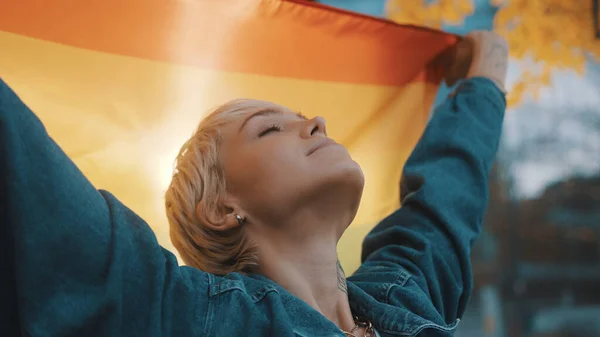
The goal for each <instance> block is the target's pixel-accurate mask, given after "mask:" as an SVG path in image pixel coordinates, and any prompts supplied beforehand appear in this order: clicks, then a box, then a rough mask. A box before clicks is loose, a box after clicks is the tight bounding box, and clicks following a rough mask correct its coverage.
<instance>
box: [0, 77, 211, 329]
mask: <svg viewBox="0 0 600 337" xmlns="http://www.w3.org/2000/svg"><path fill="white" fill-rule="evenodd" d="M0 167H1V172H2V175H1V176H0V195H1V199H0V200H1V204H0V253H1V255H0V287H1V289H0V316H2V318H0V330H1V331H0V335H3V336H19V335H24V336H193V335H195V336H198V335H201V328H202V325H203V317H205V316H206V303H207V293H208V292H207V286H208V275H207V274H206V273H203V272H201V271H199V270H196V269H192V268H187V267H179V266H178V263H177V261H176V259H175V257H174V256H173V255H172V254H171V253H169V252H168V251H166V250H164V249H162V248H161V247H160V246H159V244H158V242H157V241H156V238H155V236H154V234H153V232H152V230H151V229H150V228H149V226H148V225H147V224H146V223H145V222H144V221H143V220H142V219H140V218H139V217H137V216H136V215H135V214H134V213H133V212H132V211H130V210H129V209H127V208H126V207H125V206H124V205H122V204H121V203H120V202H119V201H117V200H116V199H115V198H114V197H113V196H112V195H110V194H109V193H107V192H102V191H97V190H96V189H95V188H94V187H93V186H92V184H91V183H90V182H89V181H88V180H87V179H86V178H85V177H84V175H83V174H82V173H81V172H80V171H79V170H78V169H77V168H76V166H75V165H74V164H73V163H72V162H71V160H70V159H69V158H68V157H67V156H66V155H65V154H64V153H63V152H62V151H61V149H60V148H59V147H58V146H57V144H56V143H55V142H54V141H53V140H52V139H51V138H50V137H49V136H48V135H47V133H46V131H45V129H44V127H43V125H42V123H41V122H40V121H39V120H38V119H37V117H36V116H35V115H34V114H33V113H32V112H31V111H30V110H29V109H28V108H27V107H26V106H25V105H24V104H23V103H22V102H21V101H20V100H19V98H18V97H17V96H16V95H15V94H14V93H13V92H12V91H11V90H10V89H9V88H8V86H6V84H4V82H2V81H1V80H0ZM175 305H176V306H177V308H174V307H175ZM175 309H176V310H175Z"/></svg>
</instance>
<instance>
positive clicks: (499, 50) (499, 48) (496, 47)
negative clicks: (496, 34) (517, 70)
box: [486, 43, 508, 70]
mask: <svg viewBox="0 0 600 337" xmlns="http://www.w3.org/2000/svg"><path fill="white" fill-rule="evenodd" d="M507 53H508V48H507V47H506V46H505V45H503V44H501V43H494V44H492V46H491V47H490V49H489V51H488V53H487V55H486V57H487V58H492V59H493V58H494V57H498V56H500V57H501V58H500V60H499V61H497V62H496V64H494V67H495V68H496V69H501V70H504V69H505V68H506V67H507V66H508V64H507V60H506V58H504V57H502V56H503V55H505V54H507Z"/></svg>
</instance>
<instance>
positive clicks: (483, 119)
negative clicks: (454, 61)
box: [357, 78, 505, 323]
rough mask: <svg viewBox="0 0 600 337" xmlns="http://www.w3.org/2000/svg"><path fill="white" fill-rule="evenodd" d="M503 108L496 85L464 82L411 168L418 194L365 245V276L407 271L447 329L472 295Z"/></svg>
mask: <svg viewBox="0 0 600 337" xmlns="http://www.w3.org/2000/svg"><path fill="white" fill-rule="evenodd" d="M504 109H505V100H504V95H503V93H502V92H501V91H500V90H498V89H497V88H496V86H495V85H494V84H493V83H492V82H491V81H490V80H488V79H484V78H473V79H470V80H467V81H465V82H464V83H463V84H462V85H461V87H460V88H459V90H458V91H457V92H456V94H455V95H453V97H450V98H449V99H447V100H446V102H445V103H444V104H442V105H441V106H440V107H439V108H438V109H437V111H436V112H435V115H434V117H433V118H432V120H431V122H430V123H429V125H428V127H427V129H426V131H425V133H424V135H423V137H422V139H421V141H420V142H419V143H418V145H417V146H416V148H415V149H414V151H413V153H412V155H411V156H410V158H409V159H408V161H407V162H406V165H405V168H404V175H403V180H405V181H406V180H408V182H409V183H408V184H407V185H406V186H408V187H409V188H411V189H410V190H409V191H408V192H407V193H406V195H405V197H404V199H403V200H402V207H401V208H400V209H399V210H397V211H396V212H394V213H393V214H392V215H390V216H389V217H387V218H386V219H384V220H383V221H382V222H381V223H380V224H378V225H377V226H376V227H375V228H374V229H373V230H372V231H371V232H370V233H369V234H368V235H367V237H366V238H365V241H364V243H363V252H362V260H363V264H362V266H361V269H363V270H364V271H367V270H369V269H371V268H370V267H373V266H375V265H377V266H378V267H380V266H381V265H389V264H390V263H391V264H397V265H400V266H401V268H402V271H403V272H406V273H407V275H409V276H410V282H414V283H415V285H416V286H418V289H420V291H422V292H423V293H425V295H427V297H428V298H429V300H430V301H431V302H432V303H433V305H434V306H435V308H436V309H437V311H438V312H439V313H440V314H441V315H442V316H443V317H444V320H445V321H446V323H450V322H451V321H454V320H455V319H456V318H460V316H461V315H462V312H463V311H464V308H465V305H466V304H467V300H468V297H469V295H470V293H471V288H472V272H471V262H470V252H471V247H472V244H473V242H474V241H475V239H476V238H477V236H478V235H479V232H480V230H481V225H482V219H483V215H484V213H485V210H486V206H487V200H488V177H489V172H490V169H491V167H492V164H493V161H494V157H495V154H496V150H497V148H498V142H499V138H500V133H501V128H502V120H503V116H504ZM414 182H416V184H415V183H414ZM361 269H359V271H358V273H360V272H361ZM357 276H358V275H357ZM405 282H406V281H405ZM391 300H393V299H391Z"/></svg>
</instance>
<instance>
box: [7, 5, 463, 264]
mask: <svg viewBox="0 0 600 337" xmlns="http://www.w3.org/2000/svg"><path fill="white" fill-rule="evenodd" d="M456 39H457V38H456V37H455V36H453V35H449V34H445V33H442V32H439V31H435V30H430V29H425V28H421V27H414V26H402V25H398V24H395V23H392V22H389V21H385V20H381V19H376V18H373V17H368V16H363V15H359V14H356V13H350V12H346V11H342V10H338V9H334V8H331V7H327V6H324V5H320V4H317V3H314V2H307V1H300V0H102V1H99V0H89V1H81V0H53V1H44V0H7V1H0V76H1V77H2V78H3V79H4V81H5V82H6V83H7V84H8V85H10V86H11V87H12V88H13V89H14V90H15V91H16V92H17V93H18V94H19V95H20V96H21V98H22V99H23V100H24V101H25V102H26V103H27V104H28V105H29V106H30V107H31V108H32V110H34V111H35V112H36V113H37V114H38V116H39V117H40V118H41V120H42V121H43V122H44V124H45V125H46V127H47V129H48V132H49V134H50V135H51V136H52V137H53V138H54V139H55V140H56V142H57V143H58V144H59V145H60V146H61V147H62V148H63V149H64V150H65V152H66V153H67V154H68V155H69V156H70V157H71V158H72V159H73V161H74V162H75V163H76V164H77V165H78V166H79V168H80V169H81V170H82V171H83V172H84V173H85V174H86V176H87V177H88V178H89V179H90V180H91V181H92V183H94V184H95V185H96V187H97V188H102V189H107V190H109V191H111V192H112V193H113V194H115V195H116V196H117V197H119V198H120V199H121V200H122V201H123V202H124V203H125V204H126V205H128V206H129V207H130V208H132V209H133V210H134V211H135V212H137V213H138V214H139V215H141V216H142V217H143V218H144V219H145V220H146V221H148V223H149V224H150V225H151V226H152V227H153V229H154V231H155V232H156V234H157V236H158V238H159V241H160V242H161V244H162V245H164V246H165V247H167V248H169V249H172V246H171V244H170V240H169V238H168V228H167V227H168V226H167V221H166V217H165V215H164V205H163V193H164V190H165V189H166V186H167V184H168V182H169V180H170V175H171V172H172V167H173V160H174V158H175V155H176V153H177V151H178V150H179V147H180V146H181V145H182V144H183V142H184V141H185V140H186V139H187V138H188V137H189V136H190V135H191V133H192V131H193V130H194V128H195V127H196V125H197V124H198V122H199V121H200V119H201V118H202V117H203V115H204V114H205V113H206V112H207V111H208V110H209V109H210V108H212V107H215V106H217V105H219V104H221V103H223V102H225V101H227V100H229V99H233V98H238V97H251V98H257V99H266V100H270V101H274V102H277V103H280V104H283V105H286V106H289V107H291V108H293V109H296V110H299V111H301V112H302V113H303V114H305V115H308V116H312V115H321V116H324V117H325V118H326V119H327V121H328V131H329V134H330V136H332V137H333V138H334V139H336V140H337V141H339V142H341V143H343V144H344V145H346V146H347V147H348V149H349V150H350V152H351V154H352V155H353V157H354V158H355V159H356V160H357V161H358V162H359V163H360V164H361V166H362V168H363V169H364V172H365V176H366V186H365V193H364V198H363V203H362V205H361V208H360V210H359V213H358V216H357V217H356V219H355V222H354V224H353V225H352V226H351V227H350V229H349V230H348V231H347V234H346V235H345V236H344V238H343V240H342V242H341V244H340V248H339V251H340V255H341V258H342V261H343V263H344V265H345V267H347V269H349V270H353V269H354V268H355V267H356V266H357V265H358V263H359V252H360V249H359V247H360V242H361V240H362V238H363V236H364V235H365V234H366V232H367V231H368V230H369V229H370V228H371V227H372V226H373V225H374V224H375V223H376V222H377V220H379V219H381V218H382V217H383V216H385V215H387V214H388V213H390V212H392V211H393V210H394V209H395V208H397V207H398V206H399V200H398V199H399V192H398V180H399V177H400V173H401V170H402V165H403V163H404V161H405V159H406V158H407V157H408V155H409V153H410V151H411V150H412V148H413V146H414V145H415V143H416V142H417V140H418V138H419V136H420V135H421V133H422V131H423V129H424V126H425V124H426V122H427V120H428V117H429V112H430V108H431V105H432V102H433V100H434V96H435V94H436V91H437V88H438V84H439V82H440V80H441V78H442V75H443V69H442V68H441V67H440V66H439V65H438V64H437V62H435V60H436V57H437V56H439V55H440V54H441V53H442V52H443V51H445V50H447V48H448V47H450V46H451V45H453V44H454V43H455V42H456Z"/></svg>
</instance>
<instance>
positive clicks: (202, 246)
mask: <svg viewBox="0 0 600 337" xmlns="http://www.w3.org/2000/svg"><path fill="white" fill-rule="evenodd" d="M464 41H465V42H464V43H463V44H459V47H461V46H463V47H464V46H466V45H472V46H473V49H472V52H466V53H464V52H458V53H457V55H459V54H464V55H462V56H461V55H459V56H458V57H456V58H455V61H454V63H453V64H452V66H451V68H450V71H449V77H450V80H451V81H452V80H453V79H456V78H458V77H464V76H463V75H464V72H465V71H463V70H462V69H463V68H464V69H468V74H467V76H466V77H467V79H466V80H465V81H464V82H463V83H462V84H461V86H459V88H458V89H457V90H456V91H455V92H454V93H453V94H452V95H451V97H450V98H448V99H447V100H446V102H445V103H444V104H442V105H441V106H440V107H439V108H438V109H437V111H436V112H435V115H434V117H433V118H432V120H431V122H430V123H429V126H428V127H427V129H426V131H425V133H424V135H423V137H422V139H421V141H420V142H419V144H418V145H417V146H416V148H415V150H414V152H413V154H412V155H411V157H410V158H409V160H408V161H407V163H406V166H405V169H404V179H405V180H404V183H405V184H403V186H404V188H403V189H402V196H403V200H402V204H403V207H402V208H400V209H399V210H398V211H396V212H394V213H393V214H392V215H390V216H389V217H388V218H386V219H384V220H383V221H382V222H381V223H380V224H379V225H378V226H376V227H375V228H374V229H373V231H372V232H371V233H370V234H369V235H368V236H367V238H366V239H365V241H364V244H363V247H362V249H363V251H362V260H363V263H362V265H361V266H360V268H359V269H358V271H356V273H354V274H353V275H352V276H350V277H349V278H348V282H346V279H345V276H344V272H343V270H342V269H341V267H340V264H339V262H338V260H337V255H336V244H337V242H338V240H339V238H340V237H341V235H342V233H343V232H344V230H345V229H346V228H347V226H348V225H349V224H350V222H351V221H352V219H353V218H354V216H355V214H356V210H357V208H358V204H359V201H360V197H361V192H362V188H363V175H362V172H361V170H360V167H359V166H358V165H357V164H356V163H355V162H354V161H352V159H351V158H350V156H349V155H348V153H347V152H346V150H345V149H344V148H343V147H342V146H340V145H338V144H336V143H335V142H333V141H332V140H330V139H329V138H327V134H326V128H325V122H324V120H323V119H321V118H313V119H307V118H305V117H303V116H299V115H297V114H295V113H293V112H291V111H289V110H288V109H286V108H284V107H281V106H278V105H275V104H273V103H268V102H259V101H250V100H245V101H234V102H230V103H227V104H225V105H223V106H222V107H220V108H219V109H217V110H216V111H215V112H214V113H213V114H211V115H210V116H209V117H207V118H206V119H205V120H204V121H203V122H202V123H201V125H200V127H199V129H198V131H197V132H196V134H195V135H194V136H193V137H192V138H191V139H190V140H189V141H188V142H187V143H186V144H184V146H183V148H182V151H181V153H180V154H179V156H178V158H177V170H176V173H175V175H174V177H173V181H172V183H171V185H170V188H169V190H168V191H167V194H166V206H167V207H166V208H167V214H168V218H169V221H170V226H171V236H172V239H173V242H174V244H175V246H176V247H177V249H178V250H179V252H180V253H181V256H182V257H183V259H184V261H185V262H186V263H187V264H188V265H190V266H187V267H179V266H178V263H177V261H176V259H175V258H174V256H173V255H172V254H170V253H169V252H168V251H166V250H164V249H162V248H161V247H160V246H159V245H158V243H157V241H156V239H155V236H154V234H153V233H152V231H151V230H150V229H149V227H148V226H147V225H146V224H145V223H144V222H143V220H141V219H140V218H138V217H137V216H136V215H135V214H134V213H132V212H131V211H130V210H128V209H127V208H126V207H125V206H124V205H122V204H121V203H120V202H119V201H118V200H117V199H115V198H114V197H113V196H112V195H111V194H109V193H108V192H105V191H96V190H95V189H94V187H93V186H92V185H91V184H90V183H89V182H88V181H87V180H86V179H85V177H84V176H83V175H82V174H81V173H80V172H79V171H78V170H77V168H76V167H75V166H74V165H73V164H72V163H71V162H70V161H69V159H68V158H67V157H66V156H65V155H64V153H62V151H61V150H60V149H59V148H58V146H57V145H56V144H55V143H54V142H53V141H52V140H51V139H50V138H49V137H48V136H47V135H46V133H45V131H44V129H43V126H42V125H41V123H40V122H39V120H37V118H36V117H35V116H34V115H33V114H32V113H31V112H30V111H29V110H28V109H27V108H26V107H25V106H24V105H23V104H22V103H21V102H20V100H19V99H18V98H16V96H15V95H14V94H13V93H12V92H11V91H10V90H9V89H8V88H7V87H6V86H4V85H3V86H1V87H0V127H1V128H2V129H1V133H0V137H1V138H0V142H1V143H0V146H1V149H2V151H1V152H0V165H1V166H2V172H3V177H2V180H0V181H1V184H2V185H0V191H1V193H2V194H1V195H2V203H1V207H0V219H1V222H0V226H1V227H0V228H1V230H2V232H1V233H0V238H1V240H2V241H1V245H0V247H1V249H2V251H1V252H2V254H1V255H0V257H1V259H2V260H1V261H2V264H1V269H0V275H1V280H2V284H1V285H0V289H1V290H0V295H1V299H2V300H1V301H0V308H1V310H2V312H0V335H2V336H282V337H284V336H311V337H312V336H375V335H380V336H382V337H384V336H414V335H419V336H449V335H452V334H453V331H454V330H455V329H456V326H457V324H458V322H459V319H460V317H461V315H462V313H463V312H464V309H465V306H466V304H467V301H468V298H469V295H470V291H471V287H472V281H471V277H472V276H471V266H470V262H469V252H470V248H471V244H472V242H473V241H474V239H475V238H476V237H477V235H478V233H479V230H480V226H481V220H482V217H483V214H484V211H485V207H486V200H487V178H488V173H489V170H490V166H491V165H492V161H493V159H494V156H495V153H496V149H497V145H498V140H499V136H500V132H501V125H502V119H503V114H504V110H505V100H504V89H503V85H504V81H505V77H506V63H507V48H506V43H505V41H503V40H502V39H501V38H499V37H498V36H496V35H494V34H492V33H487V32H476V33H473V34H470V35H469V37H468V38H467V39H465V40H464ZM461 50H463V49H461V48H459V49H458V51H461ZM471 57H472V62H471V63H470V68H469V67H468V66H467V67H465V64H466V63H465V62H467V59H470V58H471ZM356 248H357V249H358V248H359V247H356Z"/></svg>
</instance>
